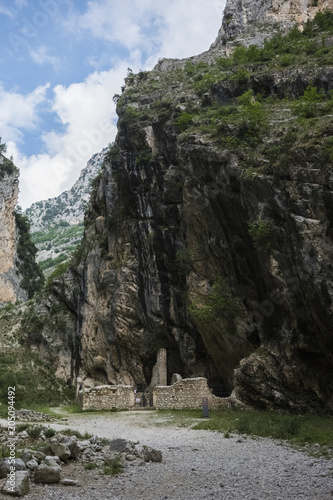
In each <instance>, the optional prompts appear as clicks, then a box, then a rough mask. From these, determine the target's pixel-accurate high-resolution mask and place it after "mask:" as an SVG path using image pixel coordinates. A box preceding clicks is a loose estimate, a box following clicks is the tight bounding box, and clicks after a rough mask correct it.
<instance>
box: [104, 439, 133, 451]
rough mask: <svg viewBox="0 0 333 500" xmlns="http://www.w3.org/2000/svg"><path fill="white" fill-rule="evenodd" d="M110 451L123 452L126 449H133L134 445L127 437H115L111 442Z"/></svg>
mask: <svg viewBox="0 0 333 500" xmlns="http://www.w3.org/2000/svg"><path fill="white" fill-rule="evenodd" d="M109 450H110V451H115V452H117V453H123V452H126V451H131V450H132V446H131V445H130V443H129V441H126V439H113V440H112V441H111V443H110V448H109Z"/></svg>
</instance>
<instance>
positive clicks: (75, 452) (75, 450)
mask: <svg viewBox="0 0 333 500" xmlns="http://www.w3.org/2000/svg"><path fill="white" fill-rule="evenodd" d="M68 448H69V450H70V452H71V457H72V458H74V459H76V458H77V457H78V456H79V455H80V452H81V449H80V447H79V445H78V444H77V441H72V442H71V443H70V444H69V446H68Z"/></svg>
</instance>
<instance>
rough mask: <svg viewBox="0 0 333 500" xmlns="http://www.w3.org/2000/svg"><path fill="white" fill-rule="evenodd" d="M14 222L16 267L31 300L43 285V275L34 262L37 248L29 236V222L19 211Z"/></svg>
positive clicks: (22, 285)
mask: <svg viewBox="0 0 333 500" xmlns="http://www.w3.org/2000/svg"><path fill="white" fill-rule="evenodd" d="M15 221H16V226H17V228H18V235H19V238H18V244H17V257H18V260H17V267H18V271H19V273H20V274H21V275H22V279H21V287H22V288H23V289H24V290H26V292H27V293H28V298H29V299H31V298H32V297H33V296H34V294H35V293H36V292H39V291H40V290H41V289H42V287H43V284H44V275H43V272H42V270H41V269H40V267H39V266H38V264H37V262H36V255H37V248H36V246H35V244H34V243H33V241H32V239H31V235H30V222H29V219H28V217H26V216H25V215H23V214H22V213H21V212H20V210H19V209H18V210H16V212H15Z"/></svg>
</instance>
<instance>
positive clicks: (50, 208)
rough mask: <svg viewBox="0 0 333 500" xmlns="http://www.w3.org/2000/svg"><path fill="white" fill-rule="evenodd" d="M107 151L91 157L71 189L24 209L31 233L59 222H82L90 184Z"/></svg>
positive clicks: (105, 149) (104, 150)
mask: <svg viewBox="0 0 333 500" xmlns="http://www.w3.org/2000/svg"><path fill="white" fill-rule="evenodd" d="M107 150H108V148H104V149H103V150H102V151H101V152H100V153H96V154H95V155H94V156H92V157H91V159H90V160H89V161H88V163H87V166H86V167H85V168H84V169H82V170H81V173H80V177H79V178H78V180H77V181H76V182H75V184H74V185H73V187H72V188H71V189H69V190H68V191H64V192H63V193H61V194H60V195H59V196H56V197H55V198H49V199H47V200H42V201H36V202H35V203H33V204H32V205H31V207H29V208H27V209H26V211H25V214H26V215H27V216H28V217H29V220H30V223H31V232H32V233H35V232H36V231H40V230H43V229H45V226H49V225H55V224H59V223H60V222H61V221H65V222H68V223H69V224H71V225H72V224H77V223H79V222H82V221H83V216H84V206H85V203H87V202H88V200H89V194H90V183H91V181H92V179H93V178H94V177H96V174H97V172H98V170H99V169H100V168H101V166H102V163H103V160H104V156H105V153H106V151H107Z"/></svg>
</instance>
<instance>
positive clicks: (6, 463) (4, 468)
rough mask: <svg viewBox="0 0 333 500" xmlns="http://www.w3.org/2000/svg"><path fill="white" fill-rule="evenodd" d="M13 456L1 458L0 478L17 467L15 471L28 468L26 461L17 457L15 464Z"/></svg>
mask: <svg viewBox="0 0 333 500" xmlns="http://www.w3.org/2000/svg"><path fill="white" fill-rule="evenodd" d="M12 460H13V459H11V458H3V459H2V460H0V478H3V477H7V475H8V474H9V473H10V472H11V471H12V470H13V468H14V469H15V471H22V470H26V467H25V463H24V462H23V460H21V459H20V458H16V459H15V465H14V463H13V462H12Z"/></svg>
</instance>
